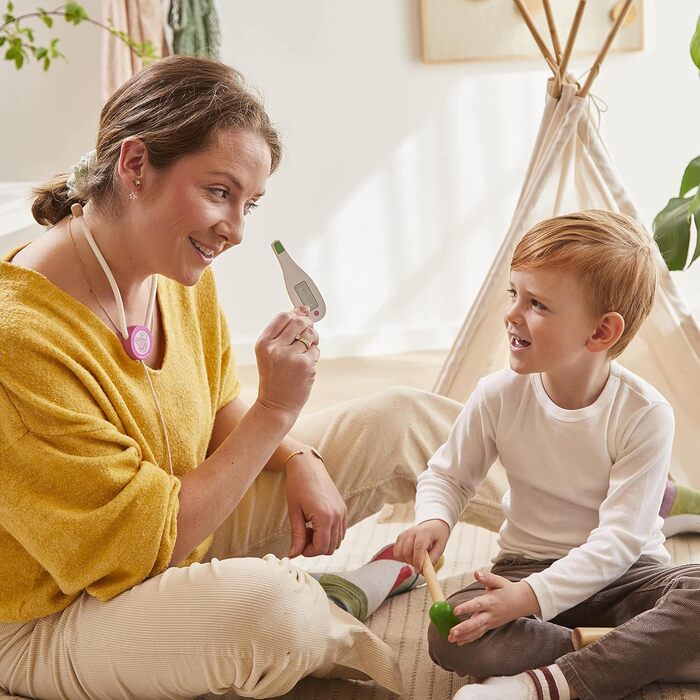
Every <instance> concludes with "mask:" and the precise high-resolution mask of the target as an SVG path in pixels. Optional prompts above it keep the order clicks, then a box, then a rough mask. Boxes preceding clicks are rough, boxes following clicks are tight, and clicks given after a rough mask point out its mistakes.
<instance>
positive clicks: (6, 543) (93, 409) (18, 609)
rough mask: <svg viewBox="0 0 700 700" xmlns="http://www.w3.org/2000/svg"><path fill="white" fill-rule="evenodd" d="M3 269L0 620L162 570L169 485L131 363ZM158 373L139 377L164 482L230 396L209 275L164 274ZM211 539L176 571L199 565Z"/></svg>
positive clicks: (100, 334) (65, 309) (64, 302)
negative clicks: (176, 278)
mask: <svg viewBox="0 0 700 700" xmlns="http://www.w3.org/2000/svg"><path fill="white" fill-rule="evenodd" d="M16 252H17V251H13V252H12V253H10V254H9V255H8V256H7V257H6V258H5V259H4V260H0V621H3V622H22V621H26V620H32V619H36V618H38V617H43V616H44V615H48V614H50V613H54V612H57V611H59V610H62V609H64V608H65V607H67V606H68V605H69V604H70V603H71V602H73V600H75V599H76V597H77V596H78V595H80V593H81V592H83V591H87V592H88V593H89V594H90V595H92V596H95V597H96V598H98V599H99V600H108V599H110V598H112V597H114V596H116V595H117V594H119V593H121V592H122V591H125V590H127V589H128V588H130V587H132V586H134V585H135V584H137V583H139V582H141V581H143V580H144V579H146V578H149V577H150V576H155V575H156V574H158V573H160V572H162V571H163V570H164V569H165V568H166V567H167V564H168V562H169V561H170V557H171V553H172V549H173V546H174V543H175V538H176V523H177V511H178V491H179V488H180V482H179V480H178V479H177V478H175V477H173V476H170V474H169V471H168V459H167V452H166V448H165V441H164V438H163V434H162V429H161V426H160V421H159V418H158V413H157V409H156V407H155V404H154V401H153V397H152V395H151V392H150V388H149V386H148V382H147V380H146V377H145V376H144V370H143V366H142V365H141V363H139V362H136V361H135V360H132V359H131V358H129V357H128V356H127V355H126V353H125V352H124V350H123V348H122V346H121V343H120V342H119V339H118V338H117V336H116V335H115V334H114V333H113V332H112V331H110V329H109V328H107V326H105V325H104V323H103V322H102V321H101V320H100V319H98V318H97V316H95V315H94V314H93V313H92V312H91V311H89V310H88V309H87V308H86V307H85V306H83V305H82V304H81V303H80V302H78V301H76V300H75V299H74V298H73V297H71V296H70V295H68V294H66V293H65V292H64V291H62V290H61V289H59V288H58V287H56V286H55V285H54V284H52V283H51V282H49V281H48V280H47V279H46V278H45V277H43V276H42V275H40V274H38V273H36V272H33V271H31V270H27V269H24V268H21V267H18V266H16V265H12V264H11V263H10V262H9V260H11V259H12V256H13V255H14V253H16ZM158 303H159V305H160V312H161V316H162V320H163V328H164V331H165V342H166V348H165V357H164V360H163V365H162V367H161V369H160V370H149V372H150V374H151V378H152V380H153V384H154V386H155V390H156V392H157V394H158V398H159V400H160V404H161V407H162V409H163V413H164V416H165V420H166V422H167V426H168V432H169V436H170V446H171V450H172V457H173V469H174V471H175V474H176V475H177V474H185V473H187V472H189V471H191V470H193V469H194V468H195V467H196V466H197V465H198V464H200V463H201V462H202V461H203V460H204V458H205V455H206V450H207V445H208V443H209V439H210V436H211V431H212V427H213V423H214V417H215V414H216V411H217V410H218V409H219V408H221V407H222V406H223V405H225V404H226V403H228V402H229V401H231V400H232V399H233V398H235V397H236V395H237V393H238V389H239V385H238V380H237V378H236V370H235V362H234V359H233V355H232V351H231V347H230V342H229V336H228V329H227V326H226V322H225V320H224V317H223V315H222V314H221V311H220V308H219V304H218V301H217V297H216V289H215V286H214V278H213V275H212V274H211V272H210V271H207V272H206V273H205V274H204V276H203V277H202V279H201V281H200V282H199V284H197V285H196V286H195V287H190V288H188V287H184V286H182V285H180V284H177V283H176V282H173V281H171V280H168V279H164V278H161V279H160V281H159V283H158ZM209 543H210V540H209V539H208V540H206V541H205V542H203V543H202V544H201V545H200V546H199V547H197V549H196V550H195V551H194V552H192V554H191V555H190V556H189V557H188V559H187V562H186V563H190V562H192V561H196V560H199V559H201V557H202V556H203V555H204V553H205V552H206V550H207V548H208V546H209Z"/></svg>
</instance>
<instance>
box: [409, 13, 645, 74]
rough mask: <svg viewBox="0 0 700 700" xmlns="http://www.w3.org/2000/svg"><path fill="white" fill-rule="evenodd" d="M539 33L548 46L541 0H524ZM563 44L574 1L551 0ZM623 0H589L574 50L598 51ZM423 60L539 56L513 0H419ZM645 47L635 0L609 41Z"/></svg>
mask: <svg viewBox="0 0 700 700" xmlns="http://www.w3.org/2000/svg"><path fill="white" fill-rule="evenodd" d="M524 4H525V5H526V7H527V8H528V10H529V12H530V15H531V16H532V19H533V20H534V22H535V24H536V25H537V28H538V30H539V32H540V34H541V35H542V37H543V38H544V39H545V41H546V42H547V45H548V46H550V47H551V39H550V33H549V28H548V26H547V18H546V14H545V11H544V6H543V4H542V0H524ZM550 4H551V7H552V13H553V15H554V19H555V22H556V26H557V32H558V33H559V39H560V42H561V45H562V48H563V47H564V45H565V44H566V38H567V36H568V34H569V28H570V27H571V22H572V20H573V18H574V14H575V13H576V7H577V5H578V0H551V1H550ZM622 4H623V0H588V2H587V3H586V9H585V11H584V13H583V19H582V21H581V26H580V28H579V32H578V35H577V38H576V45H575V46H576V48H575V51H574V55H581V54H596V53H597V52H598V50H599V49H600V47H601V46H602V45H603V42H604V41H605V37H606V36H607V35H608V32H609V31H610V28H611V27H612V25H613V22H614V21H615V18H616V16H617V15H616V14H615V13H616V12H619V10H620V8H621V6H622ZM421 31H422V40H423V61H424V62H426V63H439V62H445V61H483V60H499V59H515V58H533V57H540V56H541V54H540V52H539V49H538V48H537V45H536V44H535V42H534V41H533V39H532V35H531V34H530V31H529V30H528V28H527V26H526V25H525V22H524V21H523V18H522V16H521V15H520V12H519V10H518V8H517V7H516V5H515V3H514V2H513V0H421ZM643 48H644V0H636V2H635V3H634V4H633V5H632V7H631V9H630V11H629V13H628V15H627V18H626V19H625V21H624V24H623V26H622V27H621V28H620V32H619V33H618V35H617V37H616V39H615V41H614V43H613V45H612V50H613V51H641V50H642V49H643Z"/></svg>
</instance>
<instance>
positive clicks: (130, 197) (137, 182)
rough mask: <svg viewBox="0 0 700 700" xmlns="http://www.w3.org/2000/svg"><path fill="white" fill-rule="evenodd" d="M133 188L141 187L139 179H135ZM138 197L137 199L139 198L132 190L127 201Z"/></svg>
mask: <svg viewBox="0 0 700 700" xmlns="http://www.w3.org/2000/svg"><path fill="white" fill-rule="evenodd" d="M134 186H135V187H141V178H140V177H137V178H136V179H135V180H134ZM138 197H139V196H138V195H137V194H136V192H134V191H133V190H132V191H131V192H129V199H138Z"/></svg>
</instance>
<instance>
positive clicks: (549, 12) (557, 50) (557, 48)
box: [542, 0, 561, 65]
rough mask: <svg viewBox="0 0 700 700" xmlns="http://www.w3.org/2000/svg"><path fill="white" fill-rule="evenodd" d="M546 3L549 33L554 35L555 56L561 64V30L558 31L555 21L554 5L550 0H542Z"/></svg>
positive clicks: (545, 10) (545, 9)
mask: <svg viewBox="0 0 700 700" xmlns="http://www.w3.org/2000/svg"><path fill="white" fill-rule="evenodd" d="M542 4H543V5H544V12H545V14H546V15H547V26H548V27H549V34H550V36H551V37H552V46H553V47H554V58H555V59H556V61H557V63H558V64H559V65H561V44H560V43H559V32H558V31H557V25H556V22H555V21H554V15H553V14H552V6H551V4H550V2H549V0H542Z"/></svg>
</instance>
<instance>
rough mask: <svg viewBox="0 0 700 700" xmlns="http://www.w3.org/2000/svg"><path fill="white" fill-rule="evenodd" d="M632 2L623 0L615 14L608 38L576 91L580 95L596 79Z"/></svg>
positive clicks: (589, 87)
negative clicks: (620, 8) (617, 12)
mask: <svg viewBox="0 0 700 700" xmlns="http://www.w3.org/2000/svg"><path fill="white" fill-rule="evenodd" d="M633 2H634V0H626V1H625V4H624V5H623V7H622V11H621V12H620V14H619V15H618V16H617V20H615V24H613V26H612V29H611V30H610V33H609V34H608V38H607V39H606V40H605V43H604V44H603V46H602V48H601V49H600V52H599V53H598V56H597V57H596V59H595V62H594V63H593V65H592V66H591V70H590V71H589V72H588V77H587V78H586V82H585V83H584V84H583V87H582V88H581V89H580V90H579V92H578V94H579V96H580V97H586V95H588V92H589V91H590V89H591V85H592V84H593V81H594V80H595V79H596V76H597V75H598V73H600V66H601V65H602V64H603V61H604V60H605V57H606V56H607V54H608V51H609V50H610V46H611V45H612V43H613V41H614V40H615V37H616V36H617V33H618V31H620V27H621V26H622V23H623V22H624V21H625V17H627V13H628V12H629V9H630V7H632V3H633Z"/></svg>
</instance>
